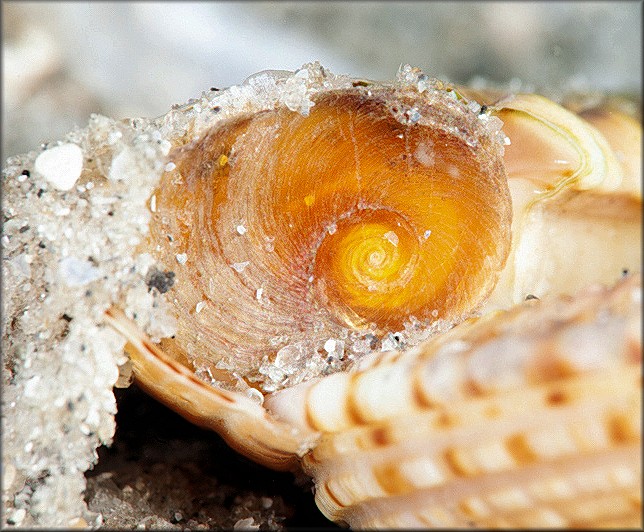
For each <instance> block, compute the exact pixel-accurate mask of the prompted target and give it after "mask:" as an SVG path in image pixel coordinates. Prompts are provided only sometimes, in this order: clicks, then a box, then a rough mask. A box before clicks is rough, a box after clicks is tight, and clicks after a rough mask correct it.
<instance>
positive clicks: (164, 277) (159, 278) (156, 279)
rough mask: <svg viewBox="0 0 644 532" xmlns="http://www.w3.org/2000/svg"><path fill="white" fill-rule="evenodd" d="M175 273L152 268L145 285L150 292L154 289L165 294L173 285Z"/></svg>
mask: <svg viewBox="0 0 644 532" xmlns="http://www.w3.org/2000/svg"><path fill="white" fill-rule="evenodd" d="M174 278H175V273H174V272H172V271H165V272H162V271H160V270H157V269H156V268H152V269H151V270H150V271H149V272H148V275H147V279H146V281H145V282H146V284H147V285H148V288H149V289H150V290H152V289H153V288H156V289H157V290H158V291H159V292H160V293H161V294H165V293H166V292H167V291H168V290H170V288H172V285H173V284H174Z"/></svg>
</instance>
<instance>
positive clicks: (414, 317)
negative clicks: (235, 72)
mask: <svg viewBox="0 0 644 532" xmlns="http://www.w3.org/2000/svg"><path fill="white" fill-rule="evenodd" d="M305 70H306V72H304V70H303V71H300V72H298V73H296V74H294V75H293V76H292V77H286V78H284V77H278V78H277V79H273V78H270V79H271V80H272V81H270V83H269V81H267V80H268V79H269V78H266V79H265V78H258V79H260V81H261V82H260V81H257V79H255V82H256V85H253V86H254V87H255V89H254V90H255V92H254V93H253V98H256V100H257V102H261V103H260V104H258V106H257V107H256V108H253V106H252V105H250V106H249V105H247V104H248V101H247V100H245V99H244V98H246V97H247V95H246V96H244V97H243V98H242V95H244V94H246V93H243V91H240V90H239V89H238V88H236V90H237V92H235V91H234V90H233V89H230V91H229V92H228V93H225V94H224V96H226V95H227V96H230V98H229V99H228V100H225V99H224V100H223V101H225V102H228V104H229V107H227V108H224V107H222V108H221V109H220V110H221V114H220V115H217V117H216V118H214V119H212V122H211V123H210V122H207V121H206V123H204V121H203V120H201V121H200V120H198V119H194V121H193V122H192V123H190V124H188V126H187V127H186V128H185V132H186V133H185V135H184V136H183V137H182V138H181V139H180V140H177V138H175V139H174V148H173V150H172V151H171V152H170V156H169V159H170V161H171V163H172V164H171V165H169V166H167V167H166V169H167V171H166V173H165V174H164V175H163V177H162V179H161V182H160V184H159V186H158V187H157V189H156V190H155V192H154V193H153V195H152V197H151V200H150V206H151V210H152V211H153V218H152V222H151V225H150V236H149V239H148V241H147V242H146V243H145V244H144V245H142V246H141V248H140V251H141V252H146V253H150V254H152V255H153V256H154V257H155V259H156V261H157V263H158V267H159V269H163V270H172V271H173V272H174V273H175V275H176V282H175V283H174V285H173V286H172V288H171V289H169V290H168V291H167V292H166V293H165V294H163V298H164V300H165V301H166V302H168V303H169V304H170V305H171V306H172V307H173V308H174V314H175V316H176V318H177V321H178V331H177V334H176V336H175V337H174V338H165V339H162V340H161V342H160V344H158V345H157V344H155V343H153V342H151V341H150V339H149V338H147V336H146V335H145V334H143V333H142V332H141V331H140V329H139V328H138V327H137V325H136V324H135V323H134V322H132V321H130V320H129V319H128V318H127V317H126V315H125V314H124V313H123V312H121V311H120V310H119V309H118V308H113V309H111V310H110V311H109V312H108V315H107V319H108V321H109V322H110V323H111V324H112V325H113V326H114V327H115V328H117V329H118V330H120V331H121V332H122V333H123V334H124V335H125V336H126V338H127V339H128V341H129V344H128V348H127V349H128V352H129V353H130V355H131V358H132V363H133V367H134V373H135V375H136V378H137V380H138V381H139V383H140V384H141V385H142V386H143V387H144V388H145V389H147V390H148V391H149V392H150V393H152V394H153V395H155V396H156V397H158V398H160V399H161V400H162V401H164V402H165V403H166V404H168V405H169V406H171V407H172V408H174V409H175V410H177V411H179V412H180V413H182V414H183V415H184V416H185V417H187V418H188V419H190V420H192V421H194V422H195V423H198V424H200V425H203V426H207V427H210V428H213V429H214V430H217V431H218V432H219V433H220V434H222V436H223V437H224V438H225V439H226V440H227V441H228V442H229V443H230V444H231V445H232V446H233V447H235V448H236V449H237V450H239V451H240V452H242V453H244V454H246V455H247V456H250V457H252V458H253V459H254V460H257V461H258V462H261V463H264V464H266V465H268V466H270V467H274V468H277V469H293V468H298V467H302V468H303V469H304V470H305V471H306V472H307V473H309V474H310V475H311V476H312V477H313V479H314V482H315V484H316V500H317V502H318V505H319V507H320V508H321V510H322V511H323V512H324V513H325V515H327V516H328V517H329V518H330V519H332V520H336V521H339V522H344V523H347V524H349V525H351V526H353V527H358V528H363V527H405V528H408V527H427V526H440V527H448V526H489V527H602V526H641V486H640V480H641V455H640V446H641V423H640V419H641V396H640V392H641V333H640V331H639V322H640V320H641V274H640V272H641V256H640V253H641V188H640V184H641V175H639V176H638V171H639V172H641V166H638V162H637V161H638V160H639V157H640V153H641V152H640V149H639V144H637V143H636V142H634V141H633V139H634V138H641V126H639V124H638V123H637V122H636V121H634V120H633V119H632V118H630V117H629V116H627V115H626V114H624V113H621V112H620V111H618V110H615V109H613V108H609V107H604V106H602V105H598V106H594V107H592V108H588V107H584V108H574V107H572V106H571V109H570V110H567V109H566V108H564V107H562V106H560V105H558V104H556V103H554V102H551V101H549V100H547V99H545V98H542V97H540V96H536V95H523V94H519V95H505V94H500V93H493V92H492V91H484V92H481V91H472V90H470V89H467V88H462V87H459V88H453V87H448V86H446V85H444V84H442V83H441V82H438V81H430V80H428V79H427V77H426V76H424V75H423V74H422V73H420V72H419V71H417V70H415V69H410V68H406V69H403V70H402V71H401V73H400V74H399V77H398V79H397V80H396V82H394V83H390V84H388V83H373V82H364V81H362V80H351V79H348V78H344V77H334V76H332V75H331V74H329V73H327V72H325V71H324V70H321V69H315V68H312V67H308V70H307V69H305ZM302 72H304V74H306V76H308V77H306V76H304V77H303V76H302ZM304 78H306V79H308V80H309V81H310V83H309V84H308V85H307V86H306V87H307V88H306V90H305V91H304V93H300V92H297V91H296V95H299V96H298V98H299V99H298V98H295V100H297V101H294V99H293V98H294V97H293V92H292V89H293V86H292V83H295V82H297V80H301V79H304ZM294 80H295V81H294ZM298 83H299V82H298ZM251 85H252V83H251ZM269 86H270V87H272V89H271V90H273V89H274V88H275V87H277V91H278V94H279V95H280V97H278V98H277V99H276V100H274V103H273V104H271V105H268V104H266V103H265V102H266V101H269V100H270V98H268V97H267V96H266V92H267V91H268V89H266V87H269ZM298 86H299V85H298ZM280 87H281V89H280ZM280 90H282V91H284V92H279V91H280ZM235 95H237V96H235ZM475 99H476V100H478V102H479V103H477V102H476V101H474V100H475ZM271 101H273V100H271ZM230 102H232V103H230ZM481 104H484V105H485V107H481ZM216 107H217V109H218V110H219V106H216ZM575 111H578V112H579V114H577V113H576V112H575ZM210 116H211V115H210ZM586 118H587V119H588V120H586ZM501 122H502V123H503V131H504V133H505V135H507V137H508V139H509V140H507V141H506V140H505V137H504V136H503V134H501V133H500V132H499V127H500V125H501ZM637 135H639V137H637ZM624 137H626V138H624ZM638 169H640V170H638ZM626 273H630V274H632V275H630V274H629V275H626V278H625V279H620V278H621V277H622V276H624V274H626ZM602 284H603V285H608V286H609V287H608V288H607V287H605V286H604V287H601V285H602ZM589 285H593V286H592V287H590V288H589ZM526 299H528V301H525V300H526ZM401 330H402V332H400V331H401ZM410 330H411V331H413V334H409V331H410ZM392 332H396V334H398V338H401V339H402V344H404V345H401V343H400V342H399V343H398V344H396V343H393V344H392V343H391V342H389V343H387V341H388V339H389V338H390V336H392V335H390V334H389V333H392ZM394 338H395V336H394ZM365 345H366V346H367V347H364V346H365ZM338 346H340V348H339V349H337V350H336V348H337V347H338ZM359 346H360V349H359V348H358V347H359ZM327 347H328V349H327ZM394 347H399V349H391V348H394ZM388 348H389V349H388ZM329 373H331V374H329ZM249 386H250V388H249ZM236 389H237V390H240V391H235V390H236ZM242 392H245V393H242ZM249 392H253V393H249ZM255 399H259V401H257V400H255Z"/></svg>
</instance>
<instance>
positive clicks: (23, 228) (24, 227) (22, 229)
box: [18, 225, 29, 233]
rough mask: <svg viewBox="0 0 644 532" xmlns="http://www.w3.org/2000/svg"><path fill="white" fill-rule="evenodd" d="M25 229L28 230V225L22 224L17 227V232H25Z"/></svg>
mask: <svg viewBox="0 0 644 532" xmlns="http://www.w3.org/2000/svg"><path fill="white" fill-rule="evenodd" d="M27 231H29V226H28V225H23V226H22V227H21V228H20V229H18V232H19V233H26V232H27Z"/></svg>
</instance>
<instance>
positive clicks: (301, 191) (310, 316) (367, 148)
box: [151, 86, 512, 381]
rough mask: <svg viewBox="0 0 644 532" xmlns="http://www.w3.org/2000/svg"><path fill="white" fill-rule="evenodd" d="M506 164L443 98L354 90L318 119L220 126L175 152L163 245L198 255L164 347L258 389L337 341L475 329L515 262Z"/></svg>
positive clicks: (182, 280) (162, 194) (264, 119)
mask: <svg viewBox="0 0 644 532" xmlns="http://www.w3.org/2000/svg"><path fill="white" fill-rule="evenodd" d="M502 155H503V146H502V144H501V143H500V142H499V140H498V137H497V136H495V135H494V134H493V133H492V132H490V131H488V130H487V129H486V128H485V126H484V124H483V123H482V121H480V120H479V118H478V116H477V115H476V114H475V113H473V112H472V111H471V110H469V109H467V107H466V106H465V104H464V103H462V102H460V101H458V100H457V99H456V98H454V97H453V94H452V93H450V92H448V91H441V90H433V91H427V92H425V93H424V94H420V93H419V92H417V91H411V90H404V89H401V88H396V87H388V86H378V87H372V88H369V87H354V88H352V89H338V90H334V91H327V92H324V93H322V94H320V95H318V96H317V97H315V98H314V105H313V107H312V108H311V110H310V113H308V116H302V115H301V114H299V113H296V112H293V111H289V110H288V109H285V108H277V109H274V110H268V111H264V112H260V113H255V114H253V115H250V116H249V115H243V116H241V117H238V118H234V119H231V120H225V121H222V122H220V123H218V124H216V125H215V126H213V127H212V128H211V129H210V130H209V131H208V132H207V133H206V134H205V135H204V136H202V137H201V138H199V139H197V140H195V141H193V142H192V143H190V144H186V145H184V146H181V147H178V148H176V149H175V151H174V152H172V153H171V154H170V157H171V160H172V161H173V162H174V163H175V165H176V168H175V169H174V170H171V171H169V172H166V173H165V175H164V177H163V178H162V182H161V185H160V186H159V188H158V189H157V191H156V192H155V196H156V204H157V211H158V212H157V213H156V214H155V216H154V218H153V222H152V224H151V243H152V246H151V247H153V249H155V250H156V251H155V252H156V253H157V257H158V259H159V260H160V261H161V262H164V263H166V264H173V259H174V258H175V257H176V256H177V255H181V254H184V253H185V254H186V255H187V257H188V258H187V261H185V264H183V265H181V267H178V268H177V267H175V269H176V270H177V271H176V273H177V282H176V285H175V286H176V288H175V291H174V298H175V301H176V304H177V307H178V311H179V312H178V316H179V318H178V319H179V331H178V333H177V336H176V338H175V339H174V340H173V341H172V343H173V345H172V346H169V345H167V344H168V342H167V341H166V345H165V346H164V348H165V349H168V350H170V351H172V350H175V351H176V350H177V349H178V350H180V351H182V352H184V353H186V355H187V358H188V359H191V358H192V359H193V361H194V354H195V353H198V357H199V359H200V361H202V360H208V364H210V366H209V369H210V372H211V375H213V374H214V372H216V369H217V367H220V366H221V362H219V361H221V360H226V357H234V358H235V365H236V367H237V368H240V369H239V371H240V374H241V375H244V376H250V380H251V381H252V380H254V379H260V377H259V376H258V375H257V374H254V375H251V374H252V372H253V371H254V369H253V367H255V368H256V366H257V361H258V360H262V358H263V357H266V356H268V357H269V359H270V358H271V357H274V356H275V354H276V353H277V352H278V351H279V349H280V348H283V347H285V346H296V347H297V349H296V351H297V352H298V355H297V356H298V357H299V356H300V355H302V356H305V355H307V353H308V352H313V353H315V352H316V350H317V351H320V349H319V346H321V345H323V344H324V343H325V341H326V340H328V339H329V338H342V339H345V340H346V339H347V337H348V335H350V334H353V333H355V334H358V335H362V336H361V337H364V335H365V334H368V333H369V334H375V335H379V336H383V335H384V334H386V333H387V332H392V331H396V330H399V329H400V328H402V327H404V326H405V323H406V322H408V321H409V320H410V319H412V320H413V319H415V320H420V321H424V322H425V323H430V322H431V321H434V320H435V319H436V318H437V317H439V318H441V319H445V320H450V321H457V320H459V319H461V318H462V317H465V316H466V315H468V314H469V313H471V311H473V310H475V309H476V307H477V305H479V304H480V303H481V302H482V301H483V300H484V298H485V297H486V296H487V295H488V294H489V293H490V292H491V290H492V289H493V288H494V285H495V283H496V280H497V278H498V275H499V272H500V271H501V269H502V267H503V265H504V263H505V260H506V258H507V255H508V253H509V246H510V225H511V217H512V206H511V200H510V196H509V192H508V185H507V178H506V175H505V169H504V166H503V162H502ZM240 228H241V229H242V230H241V231H240ZM169 240H170V242H168V241H169ZM174 260H176V259H174ZM174 264H176V262H175V263H174ZM197 308H198V311H196V310H195V309H197ZM358 337H359V336H352V337H351V338H358ZM348 349H349V350H350V346H349V348H348ZM217 362H219V363H220V366H217ZM195 366H197V364H195ZM213 366H214V367H213Z"/></svg>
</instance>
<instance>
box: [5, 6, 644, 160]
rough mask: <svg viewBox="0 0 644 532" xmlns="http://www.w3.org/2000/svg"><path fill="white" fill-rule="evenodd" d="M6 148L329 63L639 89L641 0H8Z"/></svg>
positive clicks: (350, 69)
mask: <svg viewBox="0 0 644 532" xmlns="http://www.w3.org/2000/svg"><path fill="white" fill-rule="evenodd" d="M2 26H3V32H2V45H3V46H2V54H3V58H2V59H3V62H2V67H3V76H2V82H3V98H4V101H3V109H2V110H3V121H2V124H3V136H2V142H3V144H2V147H3V155H4V158H6V157H7V156H8V155H13V154H17V153H22V152H25V151H29V150H32V149H35V148H37V147H38V145H39V144H40V143H42V142H45V141H48V140H55V139H58V138H60V137H61V136H62V135H63V134H64V133H65V132H67V131H69V130H70V129H71V128H72V127H73V126H74V125H79V126H84V125H85V124H86V123H87V120H88V118H89V115H90V113H93V112H98V113H102V114H106V115H108V116H110V117H114V118H124V117H133V116H157V115H160V114H164V113H165V112H167V111H168V110H169V109H170V106H171V105H172V104H174V103H182V102H184V101H186V100H187V99H188V98H191V97H197V96H199V95H200V94H201V91H202V90H205V89H207V88H209V87H211V86H216V87H220V88H221V87H226V86H229V85H232V84H237V83H241V82H242V81H243V80H244V79H245V78H246V77H247V76H249V75H251V74H253V73H255V72H258V71H260V70H265V69H285V70H295V69H297V68H298V67H300V66H301V65H302V64H304V63H307V62H310V61H314V60H319V61H320V62H321V63H322V65H323V66H325V67H327V68H328V69H330V70H331V71H333V72H335V73H342V74H352V75H355V76H359V77H366V78H372V79H389V78H392V77H393V76H394V75H395V73H396V71H397V69H398V67H399V65H400V64H401V63H410V64H412V65H413V66H419V67H421V68H422V69H423V70H425V72H426V73H428V74H429V75H430V76H434V77H441V78H444V79H446V80H448V81H455V82H468V81H472V80H473V79H476V78H477V77H483V78H486V79H489V80H492V81H496V82H501V83H513V84H517V86H518V84H519V82H521V83H522V84H523V85H522V86H525V87H527V88H532V89H543V88H546V89H548V90H562V91H563V90H568V89H584V88H594V89H602V90H620V91H629V92H637V93H639V92H640V90H641V75H642V67H641V51H642V2H639V1H636V2H507V3H506V2H422V1H414V2H326V1H325V2H315V1H308V2H196V3H190V2H176V3H175V2H159V3H156V2H8V1H4V2H2Z"/></svg>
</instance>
